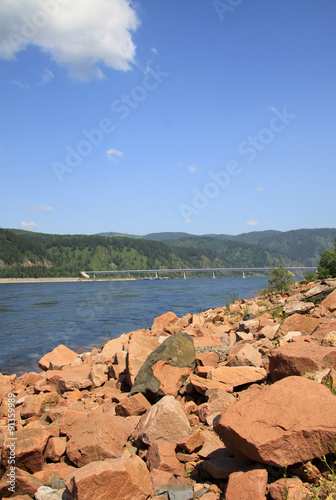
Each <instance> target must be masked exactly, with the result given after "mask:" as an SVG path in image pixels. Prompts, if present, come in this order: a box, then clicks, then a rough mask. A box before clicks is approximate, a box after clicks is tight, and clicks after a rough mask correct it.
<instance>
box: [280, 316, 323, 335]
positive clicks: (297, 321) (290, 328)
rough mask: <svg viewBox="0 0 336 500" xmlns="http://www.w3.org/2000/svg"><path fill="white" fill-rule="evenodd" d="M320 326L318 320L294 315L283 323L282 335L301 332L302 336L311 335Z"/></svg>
mask: <svg viewBox="0 0 336 500" xmlns="http://www.w3.org/2000/svg"><path fill="white" fill-rule="evenodd" d="M319 324H320V322H319V320H318V319H315V318H311V317H310V316H304V315H302V314H293V315H292V316H289V318H286V319H285V321H284V322H283V324H282V326H281V333H282V335H286V334H287V333H288V332H301V333H302V335H311V334H312V333H313V331H314V330H316V328H317V327H318V326H319Z"/></svg>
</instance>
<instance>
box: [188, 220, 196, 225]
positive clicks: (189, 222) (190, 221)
mask: <svg viewBox="0 0 336 500" xmlns="http://www.w3.org/2000/svg"><path fill="white" fill-rule="evenodd" d="M193 222H195V221H194V219H187V223H188V224H192V223H193Z"/></svg>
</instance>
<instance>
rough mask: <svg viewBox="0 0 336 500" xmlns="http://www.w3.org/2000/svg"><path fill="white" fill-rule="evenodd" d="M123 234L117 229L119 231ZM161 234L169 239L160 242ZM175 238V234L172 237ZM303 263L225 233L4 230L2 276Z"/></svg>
mask: <svg viewBox="0 0 336 500" xmlns="http://www.w3.org/2000/svg"><path fill="white" fill-rule="evenodd" d="M117 234H118V233H117ZM157 238H159V239H160V238H161V239H163V240H164V241H156V239H157ZM168 238H170V239H168ZM277 264H283V265H284V266H295V267H300V266H302V263H301V261H300V260H298V259H292V258H290V257H288V256H287V255H285V254H283V253H280V252H278V251H269V250H267V249H265V248H263V247H262V246H260V245H257V244H250V243H246V242H240V241H235V240H226V239H224V240H223V238H222V239H221V238H220V237H209V236H193V235H188V234H187V233H165V234H164V235H162V234H161V235H160V234H159V235H147V237H140V236H138V237H136V238H134V237H129V236H124V235H123V236H119V235H116V233H114V235H113V236H110V235H109V233H104V234H103V235H91V236H88V235H53V234H43V233H32V232H29V231H22V230H8V229H0V277H3V278H11V277H13V278H15V277H20V278H24V277H58V276H79V275H80V272H81V271H89V270H90V271H109V270H115V271H117V270H127V269H129V270H132V269H134V270H146V269H195V268H197V269H207V268H230V267H250V268H253V267H272V266H275V265H277Z"/></svg>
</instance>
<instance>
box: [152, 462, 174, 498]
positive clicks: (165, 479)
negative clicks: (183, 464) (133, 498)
mask: <svg viewBox="0 0 336 500" xmlns="http://www.w3.org/2000/svg"><path fill="white" fill-rule="evenodd" d="M151 479H152V484H153V487H154V488H155V487H158V486H161V485H163V484H177V483H178V480H177V479H176V477H175V476H174V475H173V474H172V473H171V472H165V471H164V470H157V469H153V470H152V471H151ZM154 498H157V499H160V500H164V497H163V498H162V497H154Z"/></svg>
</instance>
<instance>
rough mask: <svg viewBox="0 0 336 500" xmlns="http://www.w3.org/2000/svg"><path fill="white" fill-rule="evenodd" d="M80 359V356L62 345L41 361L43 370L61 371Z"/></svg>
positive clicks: (40, 364)
mask: <svg viewBox="0 0 336 500" xmlns="http://www.w3.org/2000/svg"><path fill="white" fill-rule="evenodd" d="M77 358H78V354H77V353H76V352H74V351H72V350H71V349H69V348H68V347H66V346H65V345H62V344H60V345H59V346H57V347H55V349H54V350H53V351H51V352H48V354H45V355H44V356H43V357H42V358H41V359H40V361H39V366H40V368H42V370H60V369H61V368H62V367H63V366H65V365H71V364H72V363H73V362H74V361H75V360H76V359H77Z"/></svg>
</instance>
